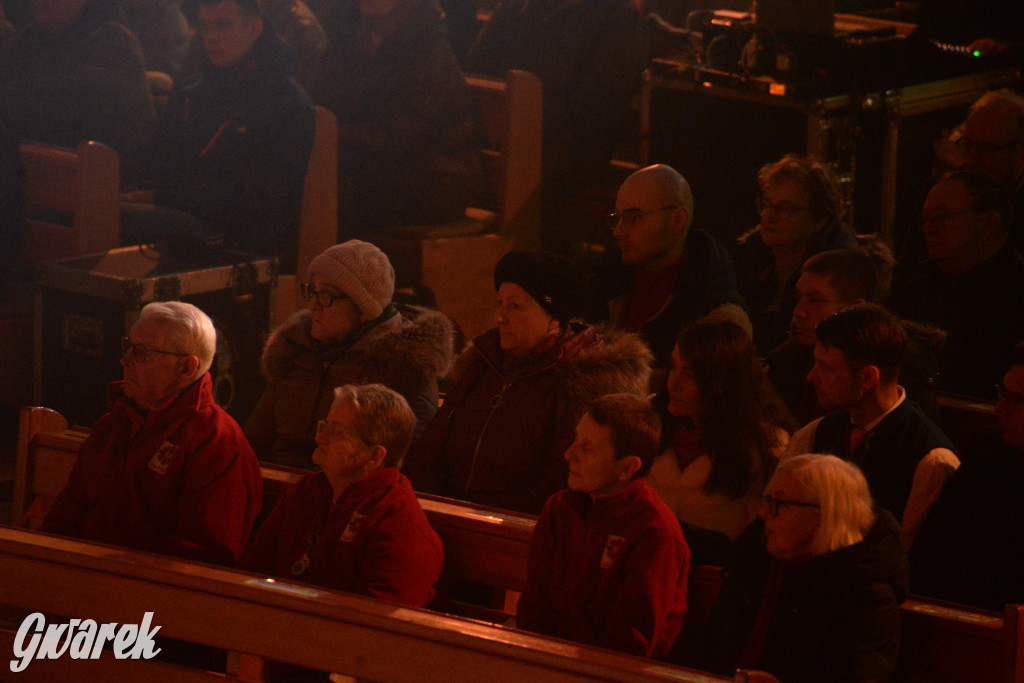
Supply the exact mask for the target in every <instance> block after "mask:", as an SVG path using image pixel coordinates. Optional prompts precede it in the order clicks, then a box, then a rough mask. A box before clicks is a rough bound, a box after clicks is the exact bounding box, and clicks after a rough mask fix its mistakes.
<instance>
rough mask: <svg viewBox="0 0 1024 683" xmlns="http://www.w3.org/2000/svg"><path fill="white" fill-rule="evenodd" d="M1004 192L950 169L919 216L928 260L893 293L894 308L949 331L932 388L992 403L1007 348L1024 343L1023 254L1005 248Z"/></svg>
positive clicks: (975, 175)
mask: <svg viewBox="0 0 1024 683" xmlns="http://www.w3.org/2000/svg"><path fill="white" fill-rule="evenodd" d="M1010 211H1011V210H1010V199H1009V196H1008V194H1007V192H1006V189H1005V188H1003V187H1001V186H1000V185H998V184H997V183H996V182H995V181H994V180H993V179H992V178H991V177H990V176H988V175H986V174H984V173H981V172H979V171H953V172H951V173H947V174H944V175H943V176H941V177H940V178H939V180H938V181H937V182H936V183H935V185H934V186H932V189H931V191H929V193H928V197H927V198H926V199H925V202H924V206H923V207H922V210H921V225H922V234H923V236H924V240H925V247H926V248H927V250H928V260H927V261H925V262H924V263H921V264H919V265H918V266H917V267H913V268H911V269H910V270H909V271H908V273H909V275H908V276H907V277H906V278H905V280H904V282H903V284H901V285H900V286H898V287H897V288H896V289H895V291H894V292H893V297H892V301H891V307H892V310H893V311H895V312H896V313H897V314H899V315H900V316H902V317H904V318H909V319H910V320H915V321H917V322H920V323H925V324H930V325H934V326H936V327H939V328H941V329H943V330H946V332H947V336H946V344H945V346H944V347H943V349H942V353H941V354H940V356H939V361H938V370H939V373H938V378H937V381H936V389H938V390H941V391H947V392H951V393H956V394H961V395H966V396H971V397H976V398H983V399H987V400H995V398H996V391H995V385H996V384H997V383H998V382H999V380H1000V379H1001V378H1002V376H1003V371H1004V370H1005V368H1004V360H1003V359H1004V358H1005V355H1006V350H1007V349H1011V348H1013V346H1014V344H1016V343H1017V342H1019V341H1020V340H1021V339H1024V256H1021V255H1020V254H1019V253H1018V252H1017V251H1016V250H1015V249H1014V248H1013V246H1012V245H1011V244H1010V243H1009V226H1010Z"/></svg>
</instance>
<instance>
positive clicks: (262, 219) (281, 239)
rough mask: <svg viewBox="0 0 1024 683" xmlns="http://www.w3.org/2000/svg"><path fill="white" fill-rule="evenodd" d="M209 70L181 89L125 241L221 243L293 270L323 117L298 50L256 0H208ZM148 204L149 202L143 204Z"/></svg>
mask: <svg viewBox="0 0 1024 683" xmlns="http://www.w3.org/2000/svg"><path fill="white" fill-rule="evenodd" d="M199 35H200V37H201V38H202V41H203V45H204V47H205V50H206V63H205V69H204V71H203V74H202V75H201V76H199V77H197V78H196V79H194V80H191V81H190V82H188V83H187V84H185V85H184V86H182V87H181V88H179V89H177V90H176V91H175V92H174V93H173V95H172V96H171V98H170V100H169V101H168V103H167V106H166V108H165V109H164V111H163V114H162V115H161V117H160V121H159V123H158V125H157V128H156V131H155V133H154V136H153V144H152V145H151V149H150V151H149V154H148V156H147V163H146V168H145V170H144V173H143V177H142V179H141V180H140V181H139V183H138V186H139V187H140V188H141V189H140V190H137V191H133V192H130V193H128V194H126V195H125V196H124V197H123V198H122V199H123V201H124V202H128V204H127V205H124V204H123V205H122V212H121V242H122V244H146V243H149V242H162V241H171V242H179V243H181V242H184V243H186V244H187V245H189V246H191V245H192V244H202V243H203V242H207V241H222V242H224V243H225V244H226V245H227V246H229V247H233V248H237V249H241V250H243V251H247V252H251V253H255V254H260V255H264V256H280V257H281V260H282V263H283V266H282V267H283V268H284V269H285V272H287V271H288V270H289V268H294V259H295V253H294V251H295V249H296V246H295V243H294V242H295V240H294V236H295V227H296V225H297V223H298V218H299V210H300V208H301V204H302V192H303V183H304V182H305V176H306V168H307V166H308V163H309V155H310V152H311V150H312V149H313V136H314V131H315V127H316V115H315V111H314V108H313V104H312V102H311V101H310V100H309V98H308V97H307V96H306V93H305V92H304V91H303V90H302V88H300V87H299V85H298V84H297V83H296V82H295V81H294V80H293V79H292V73H293V71H294V68H295V64H294V58H293V57H292V53H291V50H290V48H288V46H287V45H286V44H285V43H284V41H282V40H281V38H280V37H278V36H277V34H276V33H275V32H274V30H273V28H271V27H270V26H269V24H267V23H266V22H264V20H263V19H262V17H261V16H260V8H259V3H258V2H257V0H201V2H200V5H199ZM135 204H143V206H135Z"/></svg>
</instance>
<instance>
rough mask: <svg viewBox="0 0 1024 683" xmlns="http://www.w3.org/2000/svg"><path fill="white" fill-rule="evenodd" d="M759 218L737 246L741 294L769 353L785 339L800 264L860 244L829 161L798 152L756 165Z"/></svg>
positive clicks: (756, 336)
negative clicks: (846, 217) (845, 217)
mask: <svg viewBox="0 0 1024 683" xmlns="http://www.w3.org/2000/svg"><path fill="white" fill-rule="evenodd" d="M757 182H758V185H759V186H760V188H761V196H760V197H759V198H758V200H757V210H758V213H759V214H760V222H759V223H758V225H757V227H755V228H754V229H753V230H751V231H750V232H748V233H746V234H745V235H743V236H742V237H740V238H739V239H738V240H737V243H736V245H735V247H734V249H733V256H734V258H735V260H736V277H737V281H738V283H739V288H740V294H741V295H743V298H744V300H745V301H746V303H747V305H748V306H749V307H750V321H751V323H752V324H753V326H754V345H755V346H756V347H757V350H758V351H759V352H760V353H762V354H765V353H768V352H769V351H771V350H772V349H774V348H775V347H776V346H778V345H779V344H781V343H782V342H783V341H785V340H786V333H787V332H788V331H789V321H790V318H792V315H793V308H794V307H795V306H796V302H797V299H798V298H799V293H798V292H797V289H796V282H797V279H798V278H799V277H800V268H801V266H803V264H804V262H805V261H806V260H807V259H808V258H810V257H811V256H814V255H815V254H817V253H819V252H821V251H826V250H830V249H841V248H847V247H853V246H856V243H857V240H856V238H855V237H854V235H853V232H852V231H851V230H850V229H849V228H847V227H846V226H845V225H844V224H843V208H842V200H841V197H840V195H839V185H838V184H837V183H836V179H835V176H834V175H833V173H832V171H831V170H829V168H828V166H826V165H824V164H822V163H821V162H819V161H815V160H814V159H810V158H808V157H804V156H800V155H798V154H787V155H786V156H784V157H782V159H780V160H778V161H775V162H772V163H770V164H766V165H765V166H763V167H762V168H761V170H760V171H758V174H757Z"/></svg>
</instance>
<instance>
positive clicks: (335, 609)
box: [0, 529, 765, 683]
mask: <svg viewBox="0 0 1024 683" xmlns="http://www.w3.org/2000/svg"><path fill="white" fill-rule="evenodd" d="M0 605H2V606H4V607H5V608H7V609H8V613H10V612H9V610H11V609H15V610H23V611H26V612H35V611H40V612H43V613H44V614H46V615H59V616H63V617H67V618H80V619H85V618H91V619H94V620H96V621H97V622H98V623H110V622H113V623H116V624H125V623H127V624H137V623H140V621H141V619H142V616H143V612H146V611H150V612H153V613H154V615H153V622H152V623H153V625H156V626H160V633H159V635H160V636H165V637H171V638H176V639H181V640H185V641H187V642H191V643H198V644H201V645H204V646H209V647H215V648H221V649H225V650H229V651H234V652H239V653H246V654H245V655H244V656H239V657H232V658H230V659H229V661H230V662H232V664H231V666H229V670H228V676H227V677H226V678H224V677H222V678H220V680H250V681H259V680H261V679H262V677H261V674H262V671H263V669H262V667H261V664H262V663H263V662H265V661H267V660H272V661H280V662H286V663H290V664H296V665H301V666H307V667H311V668H316V669H320V670H324V671H335V672H342V673H344V674H348V675H351V676H356V677H358V678H360V679H368V680H377V681H394V682H396V683H401V682H403V681H409V682H413V681H415V682H417V683H419V682H426V683H429V682H430V681H443V682H444V683H453V682H457V681H480V680H488V681H493V682H494V683H500V682H502V681H516V682H518V681H537V682H544V681H581V682H582V681H676V682H680V681H689V682H691V683H712V682H714V681H728V680H732V679H729V678H725V677H722V676H714V675H710V674H704V673H700V672H696V671H692V670H688V669H682V668H678V667H673V666H669V665H666V664H662V663H659V662H652V661H649V660H645V659H641V658H638V657H631V656H626V655H620V654H616V653H613V652H609V651H606V650H601V649H597V648H590V647H585V646H581V645H577V644H574V643H568V642H564V641H559V640H556V639H549V638H543V637H539V636H535V635H532V634H526V633H520V632H518V631H515V630H511V629H505V628H500V627H495V626H491V625H487V624H482V623H479V622H475V621H472V620H467V619H460V618H457V617H450V616H445V615H440V614H436V613H432V612H429V611H425V610H417V609H408V608H403V607H396V606H393V605H388V604H386V603H382V602H379V601H376V600H372V599H369V598H363V597H358V596H353V595H346V594H341V593H335V592H331V591H326V590H321V589H318V588H314V587H311V586H303V585H300V584H288V583H284V582H271V581H268V580H266V579H262V578H259V577H256V576H254V575H251V574H246V573H243V572H236V571H230V570H226V569H222V568H216V567H211V566H207V565H200V564H192V563H188V562H182V561H177V560H173V559H170V558H166V557H160V556H155V555H150V554H148V553H140V552H134V551H129V550H124V549H120V548H113V547H110V546H103V545H97V544H90V543H83V542H79V541H72V540H69V539H62V538H57V537H52V536H48V535H45V534H38V533H33V532H26V531H22V530H16V529H0ZM269 625H273V627H272V628H271V627H268V626H269ZM17 627H18V624H17V623H10V621H9V622H8V624H7V625H6V627H5V630H4V631H3V632H0V643H2V645H0V647H5V648H6V651H7V652H13V647H12V646H13V638H14V634H15V632H16V630H17ZM144 677H148V678H151V679H154V680H160V681H178V680H181V681H184V680H215V679H214V677H212V676H204V675H203V674H202V673H201V672H198V671H194V670H189V669H185V668H183V667H179V666H175V665H171V664H167V663H158V662H153V661H147V660H141V659H140V660H136V661H128V660H125V661H119V660H114V659H112V658H109V657H104V658H101V659H100V660H97V661H92V660H90V661H83V660H71V659H69V658H68V657H67V656H66V655H65V657H64V658H62V659H57V660H33V661H32V662H31V663H30V664H29V665H28V667H27V669H26V670H25V671H23V672H21V673H19V674H17V680H19V681H21V680H24V681H52V680H72V679H73V680H76V681H83V682H89V681H107V680H129V679H131V680H142V679H144ZM737 680H758V679H749V678H744V679H737ZM761 680H765V679H761Z"/></svg>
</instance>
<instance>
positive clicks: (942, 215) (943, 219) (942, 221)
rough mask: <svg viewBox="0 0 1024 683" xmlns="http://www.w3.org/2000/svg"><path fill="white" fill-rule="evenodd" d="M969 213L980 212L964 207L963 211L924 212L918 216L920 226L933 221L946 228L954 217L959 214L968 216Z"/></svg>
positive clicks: (936, 224)
mask: <svg viewBox="0 0 1024 683" xmlns="http://www.w3.org/2000/svg"><path fill="white" fill-rule="evenodd" d="M969 213H978V212H977V211H974V210H972V209H964V210H963V211H934V212H930V213H924V212H922V213H921V215H920V216H918V217H917V221H918V224H919V225H920V227H922V228H923V227H924V226H926V225H928V224H929V223H933V224H934V225H935V226H936V227H938V228H944V227H945V226H946V224H948V223H949V222H950V221H951V220H953V219H954V218H957V217H958V216H966V215H967V214H969Z"/></svg>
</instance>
